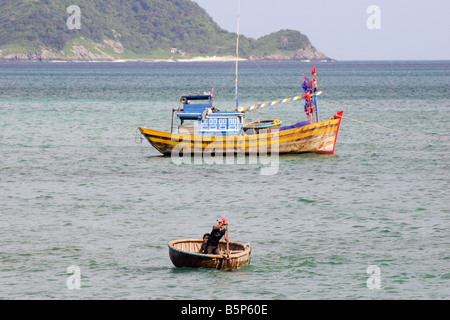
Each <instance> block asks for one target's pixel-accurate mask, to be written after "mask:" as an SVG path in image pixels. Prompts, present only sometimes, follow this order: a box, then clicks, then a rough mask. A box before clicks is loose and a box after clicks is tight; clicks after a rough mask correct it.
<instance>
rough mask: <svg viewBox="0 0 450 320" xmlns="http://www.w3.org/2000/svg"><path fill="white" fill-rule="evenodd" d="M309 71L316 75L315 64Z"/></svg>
mask: <svg viewBox="0 0 450 320" xmlns="http://www.w3.org/2000/svg"><path fill="white" fill-rule="evenodd" d="M311 73H312V75H313V76H314V77H315V76H316V67H315V66H314V67H313V68H312V70H311Z"/></svg>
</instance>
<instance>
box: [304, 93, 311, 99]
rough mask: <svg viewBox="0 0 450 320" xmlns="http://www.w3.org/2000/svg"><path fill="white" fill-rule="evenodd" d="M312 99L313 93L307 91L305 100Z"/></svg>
mask: <svg viewBox="0 0 450 320" xmlns="http://www.w3.org/2000/svg"><path fill="white" fill-rule="evenodd" d="M309 99H311V94H310V93H309V91H306V92H305V100H309Z"/></svg>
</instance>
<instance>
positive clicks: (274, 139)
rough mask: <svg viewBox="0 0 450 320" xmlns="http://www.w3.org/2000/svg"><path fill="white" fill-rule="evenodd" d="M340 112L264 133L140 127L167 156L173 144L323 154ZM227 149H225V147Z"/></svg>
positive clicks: (332, 141) (330, 148)
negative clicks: (209, 132)
mask: <svg viewBox="0 0 450 320" xmlns="http://www.w3.org/2000/svg"><path fill="white" fill-rule="evenodd" d="M341 117H342V113H341V112H340V113H338V114H337V115H336V116H335V119H333V120H328V121H323V122H319V123H314V124H311V125H308V126H305V127H301V128H295V129H289V130H283V131H280V132H275V133H274V132H272V133H267V134H258V135H249V136H229V137H222V136H218V137H203V136H189V135H179V134H171V133H167V132H161V131H156V130H152V129H146V128H139V130H140V131H141V133H142V134H143V135H144V136H145V137H146V139H147V140H148V141H149V142H150V143H151V144H152V145H153V147H155V148H156V149H157V150H158V151H159V152H161V153H163V154H165V155H169V154H171V152H172V150H173V149H174V147H175V146H177V148H178V149H180V148H183V149H184V150H183V151H186V152H188V153H197V152H200V153H202V152H211V150H221V152H234V153H243V152H244V153H245V154H249V153H255V152H256V153H258V152H259V151H260V150H262V151H261V152H271V147H272V145H274V146H275V148H277V149H278V153H280V154H283V153H305V152H313V153H325V154H333V153H334V148H335V145H336V139H337V133H338V130H339V126H340V122H341ZM227 148H228V149H227Z"/></svg>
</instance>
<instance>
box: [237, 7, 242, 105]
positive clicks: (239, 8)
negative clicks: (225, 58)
mask: <svg viewBox="0 0 450 320" xmlns="http://www.w3.org/2000/svg"><path fill="white" fill-rule="evenodd" d="M240 11H241V0H239V7H238V18H237V37H236V108H237V107H238V106H239V87H238V60H239V20H240Z"/></svg>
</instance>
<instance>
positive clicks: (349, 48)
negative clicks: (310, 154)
mask: <svg viewBox="0 0 450 320" xmlns="http://www.w3.org/2000/svg"><path fill="white" fill-rule="evenodd" d="M193 1H195V2H197V3H198V4H199V5H200V6H201V7H202V8H204V9H205V10H206V11H207V12H208V14H209V15H210V16H211V17H212V18H213V19H214V21H215V22H217V23H218V24H219V26H220V27H222V28H223V29H225V30H227V31H231V32H236V28H237V13H238V7H239V5H238V4H239V0H193ZM240 2H241V4H240V17H241V19H240V33H241V34H243V35H245V36H247V37H252V38H256V39H257V38H259V37H261V36H264V35H267V34H270V33H272V32H276V31H279V30H281V29H293V30H298V31H300V32H302V33H304V34H306V35H307V36H308V37H309V40H310V41H311V42H312V44H313V45H314V46H315V47H316V49H318V50H320V51H322V52H324V53H325V54H326V55H327V56H328V57H330V58H333V59H337V60H441V59H443V60H448V59H450V1H449V0H426V1H423V0H310V1H304V0H240ZM372 5H375V6H377V7H378V8H379V14H378V15H377V13H376V12H375V11H373V10H369V11H370V12H369V13H368V12H367V11H368V8H369V7H370V6H372ZM368 20H369V26H370V28H369V27H368Z"/></svg>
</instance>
